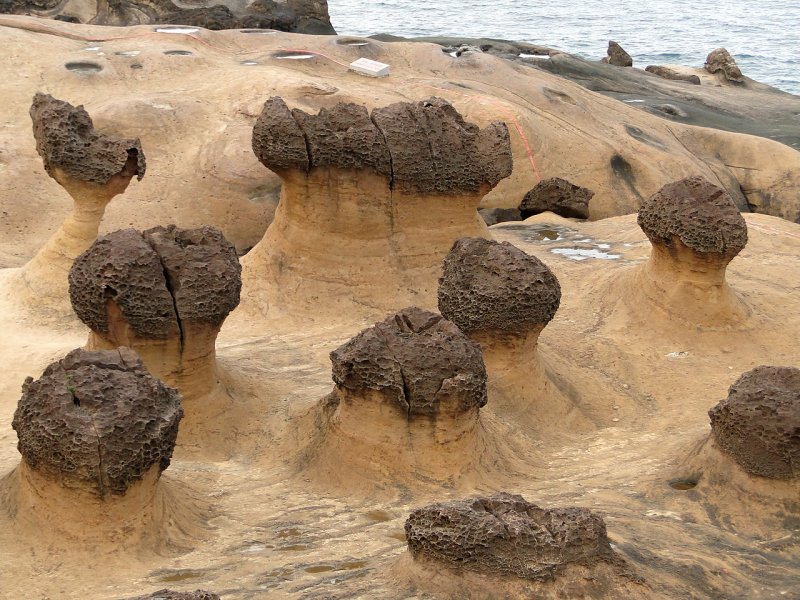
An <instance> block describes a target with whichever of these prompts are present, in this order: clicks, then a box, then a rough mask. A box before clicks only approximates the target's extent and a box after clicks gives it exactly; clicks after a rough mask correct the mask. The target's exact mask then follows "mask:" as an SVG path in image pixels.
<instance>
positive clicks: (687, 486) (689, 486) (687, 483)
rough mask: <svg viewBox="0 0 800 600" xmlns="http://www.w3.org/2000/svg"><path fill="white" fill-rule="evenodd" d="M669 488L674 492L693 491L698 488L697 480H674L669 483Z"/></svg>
mask: <svg viewBox="0 0 800 600" xmlns="http://www.w3.org/2000/svg"><path fill="white" fill-rule="evenodd" d="M669 487H671V488H672V489H673V490H680V491H682V492H685V491H687V490H693V489H694V488H695V487H697V480H696V479H692V478H686V479H673V480H672V481H670V482H669Z"/></svg>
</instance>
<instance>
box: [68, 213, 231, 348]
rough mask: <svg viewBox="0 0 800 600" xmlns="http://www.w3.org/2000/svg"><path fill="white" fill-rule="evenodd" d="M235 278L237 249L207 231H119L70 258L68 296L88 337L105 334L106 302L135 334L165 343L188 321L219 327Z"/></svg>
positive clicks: (215, 231)
mask: <svg viewBox="0 0 800 600" xmlns="http://www.w3.org/2000/svg"><path fill="white" fill-rule="evenodd" d="M241 271H242V268H241V265H240V264H239V258H238V256H237V254H236V249H235V248H234V246H233V245H232V244H231V243H230V242H228V240H226V239H225V236H224V235H223V234H222V232H220V231H219V230H218V229H216V228H214V227H201V228H199V229H186V230H184V229H179V228H177V227H175V226H174V225H170V226H169V227H155V228H153V229H149V230H147V231H145V232H143V233H141V232H139V231H136V230H135V229H122V230H119V231H115V232H113V233H110V234H108V235H106V236H103V237H100V238H98V239H97V240H96V241H95V242H94V244H92V246H91V247H90V248H89V249H88V250H86V251H85V252H84V253H83V254H81V255H80V256H79V257H78V258H76V259H75V262H74V263H73V265H72V268H71V269H70V273H69V294H70V300H71V301H72V307H73V309H74V310H75V313H76V314H77V315H78V318H80V320H81V321H83V323H85V324H86V325H87V326H88V327H89V328H91V329H92V331H96V332H98V333H103V334H106V333H108V332H109V319H108V307H107V304H108V302H109V301H113V302H114V303H115V304H116V305H117V306H118V307H119V309H120V312H121V313H122V316H123V318H124V319H125V321H126V322H127V324H128V325H129V326H130V327H131V329H132V330H133V331H134V332H135V333H136V334H137V335H139V336H141V337H143V338H166V337H170V336H172V335H178V334H179V332H180V329H181V326H182V325H183V324H184V323H187V322H188V323H204V324H209V325H212V326H219V325H221V324H222V322H223V321H224V320H225V318H226V317H227V316H228V314H229V313H230V312H231V311H232V310H233V309H234V308H236V306H238V304H239V297H240V292H241V288H242V278H241Z"/></svg>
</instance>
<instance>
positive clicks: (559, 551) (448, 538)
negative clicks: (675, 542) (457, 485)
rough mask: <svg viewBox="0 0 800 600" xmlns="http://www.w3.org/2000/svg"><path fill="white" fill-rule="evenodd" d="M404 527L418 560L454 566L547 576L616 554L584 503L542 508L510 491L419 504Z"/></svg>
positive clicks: (456, 568)
mask: <svg viewBox="0 0 800 600" xmlns="http://www.w3.org/2000/svg"><path fill="white" fill-rule="evenodd" d="M405 531H406V538H407V539H408V548H409V550H410V552H411V556H412V557H413V558H414V560H415V561H431V562H436V563H439V564H441V565H443V566H445V567H448V568H450V569H452V570H454V571H456V572H461V571H475V572H479V573H482V574H489V575H500V576H513V577H519V578H522V579H528V580H539V581H543V580H548V579H552V578H554V577H555V576H557V575H558V574H559V572H560V571H561V570H562V569H564V568H565V567H566V566H568V565H573V564H574V565H583V566H592V565H594V564H596V563H598V562H612V561H613V560H614V554H613V551H612V550H611V545H610V544H609V541H608V536H607V534H606V526H605V523H604V522H603V519H602V518H600V517H599V516H598V515H596V514H594V513H592V512H590V511H589V510H587V509H584V508H555V509H543V508H540V507H538V506H536V505H535V504H531V503H530V502H527V501H526V500H525V499H524V498H522V496H516V495H511V494H506V493H498V494H494V495H492V496H488V497H477V498H472V499H468V500H463V501H459V502H443V503H439V504H432V505H430V506H426V507H424V508H419V509H417V510H415V511H413V512H412V513H411V515H410V516H409V517H408V520H407V521H406V524H405Z"/></svg>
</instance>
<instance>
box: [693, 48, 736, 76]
mask: <svg viewBox="0 0 800 600" xmlns="http://www.w3.org/2000/svg"><path fill="white" fill-rule="evenodd" d="M703 66H704V67H705V69H706V71H708V72H709V73H717V72H718V71H722V74H723V75H724V76H725V79H727V80H728V81H733V82H734V83H744V75H742V71H741V70H740V69H739V65H737V64H736V61H735V60H734V58H733V56H731V53H730V52H728V51H727V50H726V49H725V48H717V49H716V50H712V51H711V52H710V53H709V55H708V57H706V64H705V65H703Z"/></svg>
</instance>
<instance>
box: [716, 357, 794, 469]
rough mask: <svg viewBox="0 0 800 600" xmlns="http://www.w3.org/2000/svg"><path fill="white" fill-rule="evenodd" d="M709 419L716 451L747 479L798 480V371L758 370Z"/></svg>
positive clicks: (734, 387)
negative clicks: (723, 455) (726, 458)
mask: <svg viewBox="0 0 800 600" xmlns="http://www.w3.org/2000/svg"><path fill="white" fill-rule="evenodd" d="M708 414H709V416H710V417H711V431H712V434H713V437H714V439H715V441H716V443H717V445H718V446H719V448H720V449H721V450H722V451H723V452H725V453H726V454H728V455H729V456H730V457H732V458H733V459H734V460H735V461H736V463H737V464H738V465H739V466H740V467H741V468H742V469H744V470H745V471H746V472H747V473H749V474H751V475H756V476H758V477H766V478H770V479H793V478H798V477H800V369H796V368H792V367H769V366H761V367H756V368H755V369H753V370H752V371H748V372H747V373H745V374H744V375H742V376H741V377H740V378H739V379H738V380H737V381H736V383H734V384H733V385H732V386H731V387H730V390H729V391H728V397H727V398H726V399H725V400H722V401H721V402H720V403H719V404H717V405H716V406H715V407H714V408H712V409H711V410H710V411H709V413H708Z"/></svg>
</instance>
